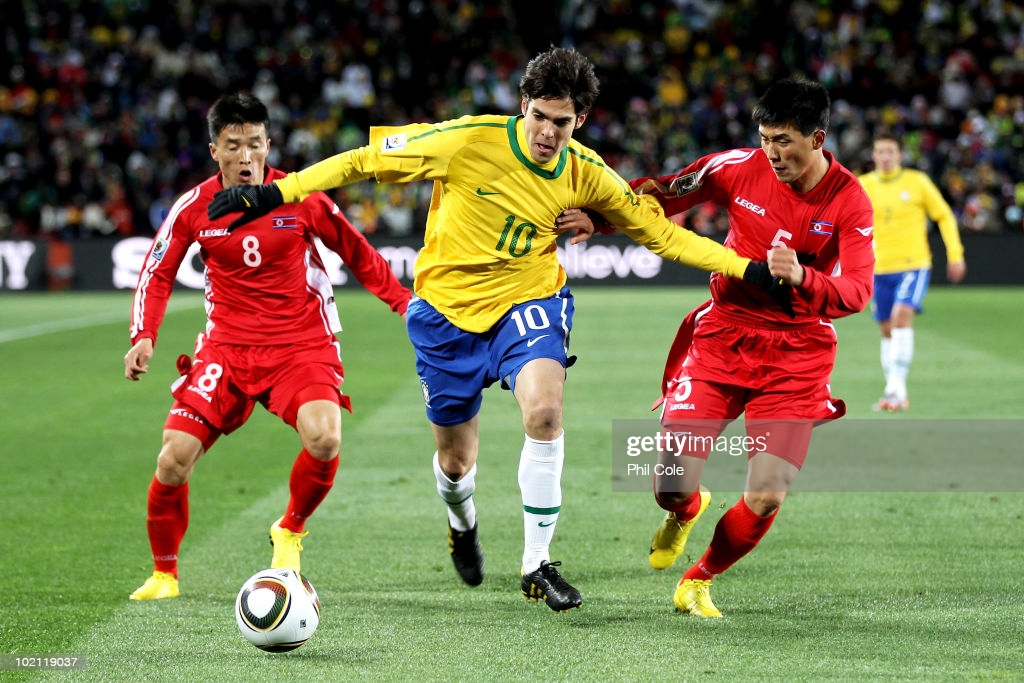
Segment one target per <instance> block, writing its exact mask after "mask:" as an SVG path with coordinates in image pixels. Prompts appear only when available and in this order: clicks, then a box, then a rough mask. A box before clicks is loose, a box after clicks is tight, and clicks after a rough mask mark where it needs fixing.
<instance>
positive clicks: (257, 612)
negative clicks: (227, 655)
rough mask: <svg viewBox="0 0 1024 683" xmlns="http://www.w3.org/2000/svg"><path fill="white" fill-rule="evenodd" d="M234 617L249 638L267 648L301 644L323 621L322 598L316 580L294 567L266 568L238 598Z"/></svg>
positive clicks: (277, 649) (279, 649)
mask: <svg viewBox="0 0 1024 683" xmlns="http://www.w3.org/2000/svg"><path fill="white" fill-rule="evenodd" d="M235 621H237V622H238V630H239V631H241V632H242V635H243V636H245V638H246V640H248V641H249V642H250V643H252V644H253V645H255V646H256V647H258V648H259V649H261V650H265V651H267V652H288V651H289V650H294V649H295V648H297V647H299V646H300V645H302V644H303V643H305V642H306V641H307V640H309V639H310V638H311V637H312V635H313V634H314V633H315V632H316V628H317V626H319V625H320V598H319V597H318V596H317V594H316V589H315V588H313V584H311V583H310V582H309V581H307V580H306V578H305V577H303V576H301V575H300V574H299V573H298V572H295V571H292V570H291V569H264V570H263V571H261V572H256V573H255V574H253V575H252V576H251V577H249V580H248V581H246V582H245V584H244V585H243V586H242V589H241V590H240V591H238V597H237V598H235Z"/></svg>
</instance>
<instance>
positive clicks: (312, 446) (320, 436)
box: [303, 430, 341, 460]
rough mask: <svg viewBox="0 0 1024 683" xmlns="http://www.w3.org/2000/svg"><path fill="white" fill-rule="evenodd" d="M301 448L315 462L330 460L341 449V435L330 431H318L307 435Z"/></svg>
mask: <svg viewBox="0 0 1024 683" xmlns="http://www.w3.org/2000/svg"><path fill="white" fill-rule="evenodd" d="M303 447H304V448H305V449H306V451H307V452H308V453H309V454H310V455H312V456H313V457H314V458H316V459H317V460H330V459H331V458H333V457H334V456H336V455H337V454H338V451H339V450H340V449H341V434H338V433H337V432H335V431H332V430H318V431H316V432H314V433H313V434H309V435H307V437H306V438H305V439H304V440H303Z"/></svg>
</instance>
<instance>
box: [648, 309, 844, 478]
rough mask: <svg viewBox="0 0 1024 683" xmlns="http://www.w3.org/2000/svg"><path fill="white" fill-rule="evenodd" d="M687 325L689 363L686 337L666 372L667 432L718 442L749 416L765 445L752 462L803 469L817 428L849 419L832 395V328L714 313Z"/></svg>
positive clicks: (751, 433)
mask: <svg viewBox="0 0 1024 683" xmlns="http://www.w3.org/2000/svg"><path fill="white" fill-rule="evenodd" d="M687 321H689V324H691V325H692V328H691V330H689V332H691V335H692V336H691V339H690V341H689V345H688V347H686V353H685V356H683V358H682V362H681V363H680V361H679V356H680V355H681V353H680V348H679V346H680V345H681V344H680V341H682V342H683V343H685V335H686V333H687V330H685V329H681V330H680V335H679V336H678V337H677V344H675V345H674V348H675V349H676V354H674V357H673V355H670V359H669V363H670V364H674V366H675V367H674V369H673V368H671V367H666V368H665V377H666V378H669V377H671V378H672V379H669V380H667V382H666V386H665V393H664V395H663V407H662V416H661V423H662V425H663V426H664V427H666V428H667V429H670V430H672V431H680V430H683V431H689V432H690V433H695V434H699V435H703V436H717V435H718V434H720V433H721V431H722V430H723V429H724V428H725V426H726V425H727V424H728V423H729V422H731V421H732V420H734V419H736V418H737V417H739V416H740V415H741V414H743V415H744V416H745V418H746V425H747V435H748V436H750V437H755V439H756V441H755V443H757V444H758V445H759V448H751V449H750V450H749V455H750V456H753V455H755V454H756V453H757V452H760V451H767V452H769V453H771V454H773V455H777V456H779V457H781V458H783V459H785V460H787V461H789V462H791V463H793V464H794V465H796V466H797V467H800V466H802V465H803V462H804V459H805V458H806V457H807V447H808V444H809V443H810V435H811V428H812V427H813V426H814V425H815V424H820V423H821V422H824V421H827V420H833V419H836V418H838V417H841V416H842V415H843V414H845V412H846V407H845V405H844V404H843V402H842V401H840V400H838V399H833V398H832V395H831V392H830V390H829V376H830V374H831V372H832V368H833V366H834V365H835V358H836V334H835V328H834V327H833V326H832V324H831V323H830V322H827V321H821V322H819V323H813V324H809V325H802V326H798V327H793V326H772V325H771V324H764V325H757V326H754V325H752V324H744V323H742V322H738V321H736V320H735V319H733V318H728V319H727V318H726V317H725V316H723V315H721V314H719V313H718V312H717V311H716V310H715V309H714V308H713V307H712V308H710V309H708V310H706V311H705V312H704V314H703V315H700V314H698V315H696V316H695V315H691V316H688V317H687ZM687 321H684V325H685V324H688V323H687ZM687 427H690V428H689V429H687ZM707 454H708V453H707V452H706V451H705V452H703V453H701V452H700V451H699V450H698V451H696V452H694V453H692V455H697V456H698V457H700V456H704V457H706V456H707Z"/></svg>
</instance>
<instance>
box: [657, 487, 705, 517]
mask: <svg viewBox="0 0 1024 683" xmlns="http://www.w3.org/2000/svg"><path fill="white" fill-rule="evenodd" d="M655 499H656V500H657V495H655ZM658 504H659V505H661V501H660V500H658ZM661 507H663V508H665V509H666V510H668V511H670V512H674V513H675V515H676V517H677V518H678V519H679V521H680V522H689V521H690V520H691V519H693V518H694V517H696V516H697V511H698V510H700V491H694V492H693V493H691V494H690V495H689V496H687V497H686V500H684V501H683V502H682V503H679V505H677V506H675V507H665V506H664V505H662V506H661Z"/></svg>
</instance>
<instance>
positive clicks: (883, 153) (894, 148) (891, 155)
mask: <svg viewBox="0 0 1024 683" xmlns="http://www.w3.org/2000/svg"><path fill="white" fill-rule="evenodd" d="M871 160H872V161H874V162H875V168H876V169H877V170H879V171H881V172H882V173H891V172H893V171H895V170H896V169H897V168H898V167H899V165H900V146H899V145H897V144H896V141H895V140H878V141H876V142H875V144H874V145H872V147H871Z"/></svg>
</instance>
